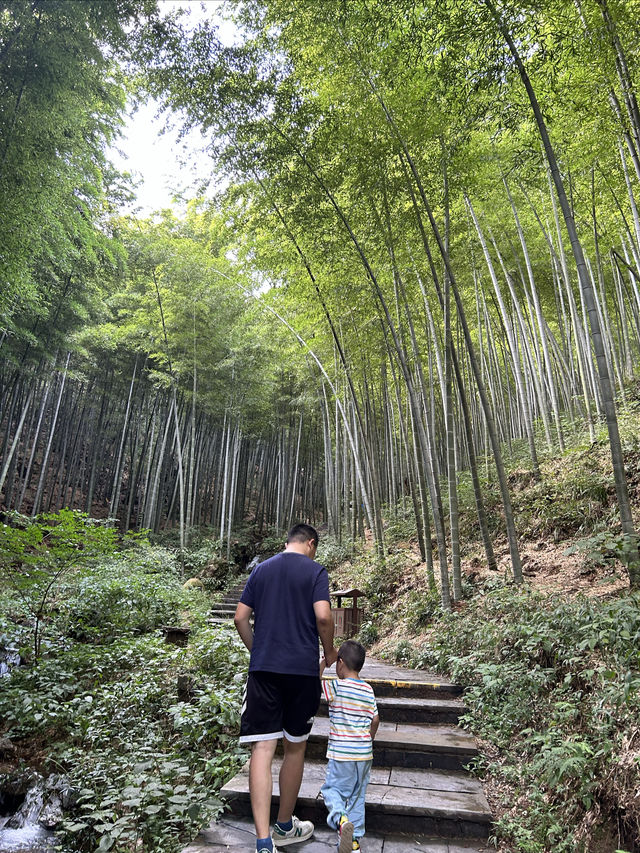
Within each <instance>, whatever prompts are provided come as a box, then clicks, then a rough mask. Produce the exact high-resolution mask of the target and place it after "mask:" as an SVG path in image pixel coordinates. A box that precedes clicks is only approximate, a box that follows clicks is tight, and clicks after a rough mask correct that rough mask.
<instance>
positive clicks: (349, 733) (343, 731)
mask: <svg viewBox="0 0 640 853" xmlns="http://www.w3.org/2000/svg"><path fill="white" fill-rule="evenodd" d="M322 692H323V694H324V697H325V699H326V700H327V702H328V703H329V720H330V723H331V725H330V729H329V745H328V747H327V758H333V759H336V760H337V761H368V760H370V759H372V758H373V748H372V743H371V721H372V720H373V718H374V717H375V715H376V714H377V713H378V707H377V705H376V697H375V696H374V694H373V689H372V688H371V685H369V684H367V682H366V681H362V680H361V679H359V678H326V679H325V678H323V679H322Z"/></svg>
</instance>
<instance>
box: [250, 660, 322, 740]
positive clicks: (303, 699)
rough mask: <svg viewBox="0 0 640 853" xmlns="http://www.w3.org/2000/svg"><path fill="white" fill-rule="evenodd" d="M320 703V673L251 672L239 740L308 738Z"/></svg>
mask: <svg viewBox="0 0 640 853" xmlns="http://www.w3.org/2000/svg"><path fill="white" fill-rule="evenodd" d="M319 705H320V679H319V677H318V676H317V675H288V674H286V675H285V674H283V673H279V672H250V673H249V678H248V679H247V686H246V688H245V694H244V697H243V701H242V718H241V720H240V743H253V742H254V741H258V740H274V739H275V738H280V737H285V738H286V739H287V740H288V741H292V742H294V743H295V742H298V741H303V740H307V738H308V737H309V732H310V731H311V727H312V726H313V718H314V717H315V714H316V711H317V710H318V706H319Z"/></svg>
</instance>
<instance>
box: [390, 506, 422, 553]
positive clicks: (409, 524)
mask: <svg viewBox="0 0 640 853" xmlns="http://www.w3.org/2000/svg"><path fill="white" fill-rule="evenodd" d="M384 516H385V519H386V523H385V541H386V542H387V544H388V545H395V544H397V543H407V542H410V541H411V540H412V539H415V538H416V516H415V512H414V510H413V504H412V503H411V501H410V500H409V498H407V497H405V498H402V500H400V501H398V503H397V504H395V506H393V507H386V509H385V512H384Z"/></svg>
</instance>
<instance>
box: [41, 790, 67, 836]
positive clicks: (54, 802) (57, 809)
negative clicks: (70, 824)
mask: <svg viewBox="0 0 640 853" xmlns="http://www.w3.org/2000/svg"><path fill="white" fill-rule="evenodd" d="M61 820H62V802H61V800H60V797H58V796H57V795H56V794H54V795H53V796H52V797H51V799H50V800H49V801H48V802H47V803H45V805H44V806H43V807H42V811H41V812H40V817H39V818H38V823H39V824H40V826H44V828H45V829H55V828H56V826H57V825H58V824H59V823H60V821H61Z"/></svg>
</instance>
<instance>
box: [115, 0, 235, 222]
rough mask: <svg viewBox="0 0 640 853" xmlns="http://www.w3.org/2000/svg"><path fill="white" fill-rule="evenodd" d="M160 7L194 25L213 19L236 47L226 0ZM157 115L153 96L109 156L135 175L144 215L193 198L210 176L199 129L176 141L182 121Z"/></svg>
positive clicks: (176, 0)
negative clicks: (183, 14)
mask: <svg viewBox="0 0 640 853" xmlns="http://www.w3.org/2000/svg"><path fill="white" fill-rule="evenodd" d="M159 5H160V9H161V10H162V11H163V12H166V13H169V12H174V11H176V10H179V9H182V10H185V12H186V14H187V15H188V20H189V23H190V25H191V26H193V27H195V26H197V24H198V23H199V22H200V21H202V20H205V19H215V20H216V23H217V24H218V27H219V36H220V38H221V39H222V40H223V41H225V42H228V43H232V42H233V41H234V37H235V29H234V27H233V25H232V24H231V23H230V22H229V21H225V20H224V19H223V17H222V11H223V2H222V0H160V3H159ZM157 113H158V104H157V102H156V101H154V100H153V99H152V98H150V99H149V100H148V102H147V103H145V104H142V105H140V107H139V108H138V110H137V111H136V112H135V113H130V114H129V115H128V117H127V119H126V121H125V125H124V128H123V134H122V137H121V138H120V139H119V140H118V142H117V144H116V146H115V148H113V149H112V150H111V152H110V156H111V159H112V160H113V162H114V164H115V166H116V167H117V168H119V169H121V170H122V171H128V172H131V173H132V175H133V177H134V180H135V181H137V182H139V185H138V188H137V191H136V195H137V199H136V201H135V202H134V204H133V205H132V208H133V210H135V211H136V212H137V213H138V214H139V215H141V216H147V215H148V214H150V213H151V212H152V211H155V210H160V209H162V208H166V207H171V206H172V204H173V203H174V201H173V200H174V198H175V197H178V198H184V199H188V198H192V197H193V196H194V195H196V194H197V191H196V189H195V186H196V185H197V184H198V183H202V182H204V181H206V180H207V178H209V176H210V174H211V162H210V159H209V155H208V154H207V153H206V151H205V150H204V148H205V145H206V139H205V138H204V137H203V136H202V135H201V134H200V132H199V131H197V130H195V131H192V132H191V133H189V134H187V135H186V136H185V137H184V139H183V140H181V141H179V140H178V135H179V130H180V119H179V117H170V121H169V124H170V125H174V127H169V128H168V129H166V130H165V125H166V124H167V116H166V115H161V116H159V117H156V115H157Z"/></svg>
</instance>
